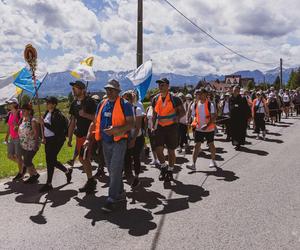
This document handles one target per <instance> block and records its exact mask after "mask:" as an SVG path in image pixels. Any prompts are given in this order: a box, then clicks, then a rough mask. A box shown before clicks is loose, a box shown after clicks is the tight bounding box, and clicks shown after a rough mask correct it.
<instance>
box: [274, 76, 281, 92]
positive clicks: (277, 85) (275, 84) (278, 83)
mask: <svg viewBox="0 0 300 250" xmlns="http://www.w3.org/2000/svg"><path fill="white" fill-rule="evenodd" d="M273 87H274V88H275V89H276V90H279V89H280V77H279V76H277V77H276V79H275V81H274V83H273Z"/></svg>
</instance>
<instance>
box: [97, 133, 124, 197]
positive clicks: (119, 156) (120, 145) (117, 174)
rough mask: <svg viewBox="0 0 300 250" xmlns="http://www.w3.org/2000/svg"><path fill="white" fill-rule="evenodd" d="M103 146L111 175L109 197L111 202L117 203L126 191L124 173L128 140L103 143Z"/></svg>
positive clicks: (106, 163)
mask: <svg viewBox="0 0 300 250" xmlns="http://www.w3.org/2000/svg"><path fill="white" fill-rule="evenodd" d="M102 146H103V155H104V160H105V165H106V167H107V170H108V173H109V190H108V197H109V199H110V200H113V201H116V200H118V199H119V198H120V195H121V194H122V193H123V190H124V184H123V178H122V172H123V166H124V159H125V153H126V149H127V140H124V139H123V140H120V141H118V142H105V141H103V144H102Z"/></svg>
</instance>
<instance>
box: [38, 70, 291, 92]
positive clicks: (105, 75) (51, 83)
mask: <svg viewBox="0 0 300 250" xmlns="http://www.w3.org/2000/svg"><path fill="white" fill-rule="evenodd" d="M291 71H292V68H288V69H284V70H283V80H284V82H287V81H288V79H289V76H290V73H291ZM128 73H129V71H121V72H114V71H97V72H95V75H96V79H97V80H96V81H94V82H90V83H89V90H90V91H100V90H103V89H104V86H105V84H106V83H107V82H108V80H109V79H112V78H114V79H117V80H118V81H120V83H121V87H122V90H128V89H132V88H134V86H133V85H132V83H131V82H130V81H129V80H128V79H127V78H126V75H127V74H128ZM233 74H235V75H241V76H242V77H253V78H254V79H255V82H256V83H261V82H264V79H265V81H266V82H268V83H273V82H274V81H275V79H276V77H277V76H278V75H279V68H276V69H272V70H269V71H266V72H265V73H263V72H261V71H259V70H254V71H249V70H244V71H238V72H235V73H233ZM162 77H166V78H168V79H169V80H170V82H171V83H172V85H173V86H183V85H184V84H187V85H196V84H197V83H198V82H199V81H200V80H203V79H205V80H206V81H213V80H216V79H219V80H221V81H222V80H224V78H225V76H224V75H214V74H209V75H206V76H197V75H194V76H185V75H179V74H174V73H162V74H153V78H152V82H151V85H150V88H154V87H156V86H157V85H156V83H155V81H156V80H158V79H160V78H162ZM74 80H75V79H74V78H73V77H72V76H71V75H70V73H69V72H68V71H65V72H59V73H51V74H49V75H48V76H47V78H46V79H45V82H44V83H43V85H42V87H41V88H40V95H41V96H47V95H48V96H49V95H55V96H66V95H68V93H70V91H71V87H70V85H69V83H70V82H71V81H74Z"/></svg>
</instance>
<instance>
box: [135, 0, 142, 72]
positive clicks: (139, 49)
mask: <svg viewBox="0 0 300 250" xmlns="http://www.w3.org/2000/svg"><path fill="white" fill-rule="evenodd" d="M137 17H138V18H137V53H136V57H137V58H136V59H137V60H136V62H137V68H138V67H139V66H140V65H142V64H143V0H138V15H137Z"/></svg>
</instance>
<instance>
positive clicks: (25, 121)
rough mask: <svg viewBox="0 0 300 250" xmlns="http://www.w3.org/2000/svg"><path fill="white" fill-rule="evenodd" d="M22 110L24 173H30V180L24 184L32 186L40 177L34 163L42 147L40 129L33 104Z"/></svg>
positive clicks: (20, 129) (20, 130)
mask: <svg viewBox="0 0 300 250" xmlns="http://www.w3.org/2000/svg"><path fill="white" fill-rule="evenodd" d="M21 109H22V119H21V123H20V125H19V138H20V145H21V155H22V158H23V163H24V166H23V167H24V169H25V170H24V173H25V171H28V173H29V178H28V179H27V180H25V181H24V183H25V184H32V183H36V182H37V180H38V178H39V177H40V175H39V174H38V172H37V171H36V169H35V167H34V164H33V162H32V160H33V158H34V156H35V155H36V153H37V152H38V150H39V146H40V138H39V131H40V127H39V123H38V122H37V120H36V119H34V118H33V114H34V112H33V108H32V105H31V104H29V103H28V104H23V105H22V107H21Z"/></svg>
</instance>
